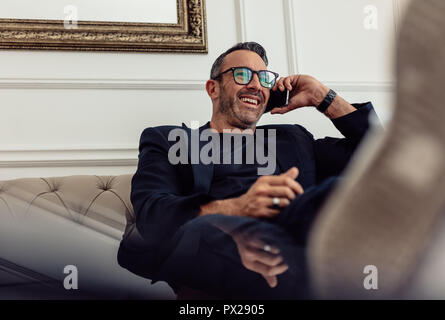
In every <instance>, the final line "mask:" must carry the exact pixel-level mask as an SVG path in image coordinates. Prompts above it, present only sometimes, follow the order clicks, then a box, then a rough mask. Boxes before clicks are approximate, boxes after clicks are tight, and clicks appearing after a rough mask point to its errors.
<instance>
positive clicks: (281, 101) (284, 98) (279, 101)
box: [264, 89, 289, 113]
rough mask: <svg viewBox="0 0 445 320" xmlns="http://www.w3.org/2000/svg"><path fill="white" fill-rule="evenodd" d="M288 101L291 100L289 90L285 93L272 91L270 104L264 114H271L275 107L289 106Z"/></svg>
mask: <svg viewBox="0 0 445 320" xmlns="http://www.w3.org/2000/svg"><path fill="white" fill-rule="evenodd" d="M288 100H289V91H288V90H287V89H286V90H284V91H280V90H277V91H273V90H270V97H269V102H267V106H266V110H265V111H264V112H265V113H266V112H269V111H270V110H272V109H273V108H275V107H284V106H287V104H288Z"/></svg>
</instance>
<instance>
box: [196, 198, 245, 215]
mask: <svg viewBox="0 0 445 320" xmlns="http://www.w3.org/2000/svg"><path fill="white" fill-rule="evenodd" d="M236 199H237V198H232V199H225V200H215V201H212V202H209V203H207V204H205V205H202V206H201V207H200V211H199V214H198V216H203V215H207V214H217V213H219V214H225V215H228V216H232V215H234V213H235V212H236V207H237V201H236Z"/></svg>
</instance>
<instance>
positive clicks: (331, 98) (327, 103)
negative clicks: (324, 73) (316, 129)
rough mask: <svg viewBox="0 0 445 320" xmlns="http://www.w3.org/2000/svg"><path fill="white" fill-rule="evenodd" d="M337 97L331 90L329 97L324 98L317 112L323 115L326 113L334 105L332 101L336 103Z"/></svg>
mask: <svg viewBox="0 0 445 320" xmlns="http://www.w3.org/2000/svg"><path fill="white" fill-rule="evenodd" d="M336 96H337V93H336V92H335V91H334V90H332V89H329V92H328V94H327V96H326V97H325V98H324V100H323V101H322V102H321V103H320V104H319V105H318V107H317V110H318V111H320V112H321V113H325V111H326V110H327V109H328V108H329V106H330V105H331V104H332V101H334V99H335V97H336Z"/></svg>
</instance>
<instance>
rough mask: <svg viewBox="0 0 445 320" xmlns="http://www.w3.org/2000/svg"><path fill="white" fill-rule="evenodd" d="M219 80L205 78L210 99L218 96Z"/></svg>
mask: <svg viewBox="0 0 445 320" xmlns="http://www.w3.org/2000/svg"><path fill="white" fill-rule="evenodd" d="M219 89H220V88H219V82H218V81H216V80H211V79H210V80H207V82H206V90H207V94H208V95H209V97H210V98H211V99H212V100H215V99H217V98H219Z"/></svg>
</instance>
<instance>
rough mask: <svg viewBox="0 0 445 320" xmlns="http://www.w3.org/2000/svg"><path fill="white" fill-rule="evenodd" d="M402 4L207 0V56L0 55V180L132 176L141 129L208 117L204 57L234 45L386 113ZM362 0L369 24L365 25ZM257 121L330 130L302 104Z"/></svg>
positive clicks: (207, 61)
mask: <svg viewBox="0 0 445 320" xmlns="http://www.w3.org/2000/svg"><path fill="white" fill-rule="evenodd" d="M406 1H407V0H392V1H390V0H273V1H272V0H224V1H221V0H206V4H207V8H206V10H207V26H208V43H209V53H208V54H156V53H93V52H56V51H53V52H51V51H0V110H1V115H2V116H1V117H0V137H1V139H0V180H2V179H10V178H16V177H29V176H56V175H71V174H112V175H114V174H122V173H133V172H134V170H135V168H136V159H137V147H138V140H139V136H140V133H141V132H142V130H143V129H144V128H145V127H148V126H156V125H162V124H181V122H185V123H186V124H190V122H191V121H192V120H199V121H200V123H205V122H206V121H208V120H209V119H210V116H211V103H210V99H209V98H208V97H207V95H206V93H205V90H204V84H205V81H206V79H207V78H208V74H209V70H210V67H211V64H212V63H213V61H214V60H215V58H216V57H217V56H218V55H219V54H220V53H221V52H223V51H224V50H225V49H227V48H229V47H230V46H232V45H233V44H235V43H236V42H238V41H246V40H253V41H258V42H260V43H262V44H263V45H264V46H265V47H266V49H267V51H268V55H269V60H270V69H271V70H274V71H277V72H278V73H280V75H287V74H290V73H306V74H312V75H314V76H316V77H318V78H319V79H320V80H321V81H323V82H325V83H326V84H327V85H328V86H330V87H332V88H333V89H335V90H337V91H338V92H339V93H340V94H341V95H342V96H344V97H345V98H346V99H348V100H349V101H350V102H364V101H369V100H371V101H373V103H374V105H375V107H376V109H377V112H378V114H379V115H380V116H381V117H382V119H384V120H385V119H387V118H388V117H389V115H390V111H391V107H392V105H393V89H394V79H393V76H392V69H393V61H392V60H393V54H392V52H393V44H394V38H395V33H396V32H395V31H396V30H397V28H399V27H400V16H401V11H402V8H403V5H404V3H405V2H406ZM367 5H374V6H375V7H376V8H377V9H378V18H379V21H378V29H377V30H366V29H365V27H364V25H363V21H364V20H365V18H366V16H367V14H365V13H364V11H363V10H364V8H365V7H366V6H367ZM261 123H262V124H265V123H300V124H303V125H304V126H306V127H307V128H308V129H309V130H310V131H311V132H313V133H314V134H315V136H317V137H322V136H325V135H338V133H337V132H336V130H335V128H334V127H333V126H332V125H331V123H330V122H329V120H327V119H325V118H324V117H323V116H322V115H321V114H319V113H318V112H316V111H315V110H313V109H308V108H306V109H301V110H298V111H294V112H291V113H289V114H287V115H284V116H280V115H275V116H271V115H266V116H264V117H263V119H262V120H261Z"/></svg>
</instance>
